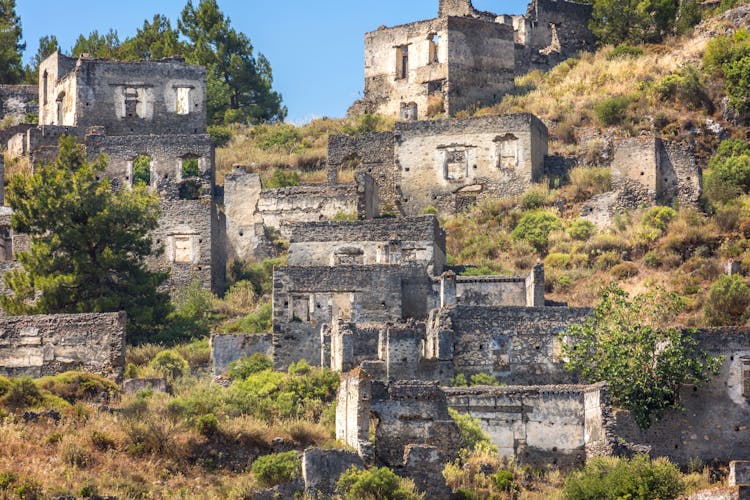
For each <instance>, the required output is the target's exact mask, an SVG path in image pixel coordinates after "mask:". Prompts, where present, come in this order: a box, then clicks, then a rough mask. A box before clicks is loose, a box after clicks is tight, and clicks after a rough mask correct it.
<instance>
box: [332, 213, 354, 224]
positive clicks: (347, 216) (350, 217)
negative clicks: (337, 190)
mask: <svg viewBox="0 0 750 500" xmlns="http://www.w3.org/2000/svg"><path fill="white" fill-rule="evenodd" d="M358 218H359V217H357V212H344V211H340V212H336V215H334V216H333V220H335V221H336V222H353V221H356V220H357V219H358Z"/></svg>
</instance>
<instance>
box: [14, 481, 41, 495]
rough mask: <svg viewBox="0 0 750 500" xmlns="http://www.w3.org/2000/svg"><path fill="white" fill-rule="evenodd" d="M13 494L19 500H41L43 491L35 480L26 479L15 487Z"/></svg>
mask: <svg viewBox="0 0 750 500" xmlns="http://www.w3.org/2000/svg"><path fill="white" fill-rule="evenodd" d="M15 494H16V497H18V498H19V499H21V500H37V499H39V498H43V496H44V489H43V488H42V485H41V484H40V483H39V482H38V481H37V480H35V479H32V478H30V477H27V478H26V479H24V480H23V481H22V482H21V484H19V485H18V486H17V487H16V489H15Z"/></svg>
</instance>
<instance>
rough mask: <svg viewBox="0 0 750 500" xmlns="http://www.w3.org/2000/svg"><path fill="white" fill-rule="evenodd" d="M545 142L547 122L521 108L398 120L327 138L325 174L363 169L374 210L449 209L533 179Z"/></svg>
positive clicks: (540, 168)
mask: <svg viewBox="0 0 750 500" xmlns="http://www.w3.org/2000/svg"><path fill="white" fill-rule="evenodd" d="M547 143H548V131H547V127H546V126H545V125H544V124H543V123H542V122H541V120H539V119H538V118H537V117H535V116H534V115H531V114H528V113H521V114H513V115H503V116H492V117H481V118H470V119H461V120H434V121H419V122H398V123H396V125H395V129H394V131H393V132H392V133H375V134H365V135H364V136H360V137H350V136H333V137H331V138H330V139H329V144H328V180H329V183H330V184H334V185H335V184H337V182H338V174H339V172H340V171H342V170H347V169H353V170H355V171H356V172H358V173H366V174H368V175H370V176H371V177H372V179H373V182H374V184H375V192H376V193H377V211H378V212H379V213H381V214H382V213H390V214H398V215H405V216H418V215H420V214H422V213H423V212H424V211H425V210H426V209H428V208H430V209H435V210H437V212H438V213H440V214H443V215H447V214H455V213H457V212H460V211H462V210H465V209H466V208H468V207H469V206H471V205H473V204H475V203H476V202H477V201H479V200H482V199H484V198H487V197H497V196H507V195H509V194H521V193H523V192H524V191H525V190H526V189H527V188H528V187H529V186H530V185H531V184H532V183H533V182H535V181H539V180H540V179H541V178H542V177H543V176H544V160H545V156H546V155H547Z"/></svg>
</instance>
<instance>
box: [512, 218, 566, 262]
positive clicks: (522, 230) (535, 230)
mask: <svg viewBox="0 0 750 500" xmlns="http://www.w3.org/2000/svg"><path fill="white" fill-rule="evenodd" d="M560 229H562V222H561V221H560V219H559V218H558V217H557V216H556V215H555V214H552V213H550V212H545V211H543V210H534V211H532V212H527V213H526V214H524V216H523V217H521V220H520V221H518V224H517V225H516V228H515V229H513V232H512V233H511V237H512V238H513V239H514V240H523V241H526V242H528V243H530V244H531V245H533V246H534V247H535V248H536V249H537V250H538V251H540V252H543V251H545V250H546V249H547V244H548V243H549V235H550V233H551V232H552V231H555V230H560Z"/></svg>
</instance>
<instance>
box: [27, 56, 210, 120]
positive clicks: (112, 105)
mask: <svg viewBox="0 0 750 500" xmlns="http://www.w3.org/2000/svg"><path fill="white" fill-rule="evenodd" d="M39 95H40V120H39V123H40V124H41V125H66V126H77V127H79V128H81V129H82V130H87V129H88V128H89V127H104V132H105V133H106V134H107V135H149V134H154V135H169V134H205V133H206V69H205V68H204V67H202V66H190V65H187V64H185V63H184V61H183V60H181V59H166V60H162V61H135V62H125V61H110V60H101V59H84V58H81V59H77V60H76V59H71V58H68V57H66V56H64V55H62V54H60V53H59V52H56V53H55V54H53V55H52V56H50V57H49V58H47V59H45V60H44V61H42V63H41V64H40V66H39Z"/></svg>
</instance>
